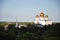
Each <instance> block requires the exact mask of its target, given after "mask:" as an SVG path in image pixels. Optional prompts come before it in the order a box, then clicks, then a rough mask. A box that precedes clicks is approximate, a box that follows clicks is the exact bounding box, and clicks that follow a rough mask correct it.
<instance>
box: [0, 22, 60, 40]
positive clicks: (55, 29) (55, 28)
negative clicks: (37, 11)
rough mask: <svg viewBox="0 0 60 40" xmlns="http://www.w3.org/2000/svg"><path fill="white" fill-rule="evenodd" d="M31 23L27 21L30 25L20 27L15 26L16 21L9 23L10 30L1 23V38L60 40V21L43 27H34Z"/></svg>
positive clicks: (11, 39)
mask: <svg viewBox="0 0 60 40" xmlns="http://www.w3.org/2000/svg"><path fill="white" fill-rule="evenodd" d="M22 23H24V24H25V23H26V22H22ZM31 23H32V22H31ZM31 23H30V22H29V23H27V25H28V27H21V28H20V29H19V28H18V27H17V28H16V27H15V23H13V24H9V26H8V30H4V26H3V25H0V40H60V23H53V24H52V25H48V26H44V27H43V28H40V27H34V24H33V23H32V24H31ZM0 24H1V23H0ZM2 24H5V23H2Z"/></svg>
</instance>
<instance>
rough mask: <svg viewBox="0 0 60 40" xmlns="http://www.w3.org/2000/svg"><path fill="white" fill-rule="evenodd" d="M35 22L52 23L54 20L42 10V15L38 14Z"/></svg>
mask: <svg viewBox="0 0 60 40" xmlns="http://www.w3.org/2000/svg"><path fill="white" fill-rule="evenodd" d="M34 23H35V24H41V25H43V26H44V25H52V21H51V20H49V17H48V15H44V12H41V13H40V15H36V19H35V22H34Z"/></svg>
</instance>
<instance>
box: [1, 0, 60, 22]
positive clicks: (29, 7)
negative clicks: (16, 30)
mask: <svg viewBox="0 0 60 40" xmlns="http://www.w3.org/2000/svg"><path fill="white" fill-rule="evenodd" d="M42 10H43V11H44V14H45V15H46V14H47V15H48V16H49V19H51V20H53V21H59V22H60V0H0V21H16V19H17V20H18V21H20V22H21V21H22V22H26V21H35V15H36V14H40V12H41V11H42Z"/></svg>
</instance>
